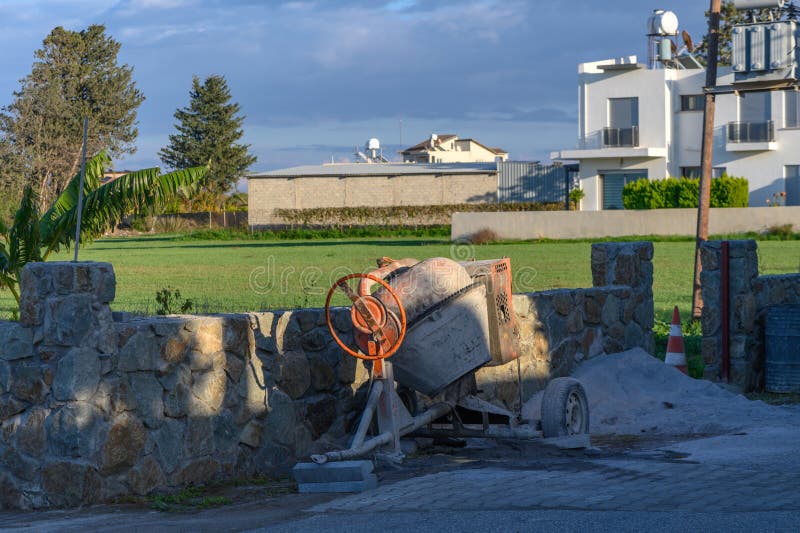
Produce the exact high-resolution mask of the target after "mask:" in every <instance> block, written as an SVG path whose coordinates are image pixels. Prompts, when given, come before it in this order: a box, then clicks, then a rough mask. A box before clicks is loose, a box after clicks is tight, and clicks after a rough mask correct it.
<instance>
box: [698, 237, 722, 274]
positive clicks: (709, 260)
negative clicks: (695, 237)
mask: <svg viewBox="0 0 800 533" xmlns="http://www.w3.org/2000/svg"><path fill="white" fill-rule="evenodd" d="M719 260H720V249H719V248H718V247H717V248H712V247H710V246H706V244H705V243H703V244H702V245H701V248H700V262H701V263H702V265H703V271H706V272H710V271H712V270H718V269H719Z"/></svg>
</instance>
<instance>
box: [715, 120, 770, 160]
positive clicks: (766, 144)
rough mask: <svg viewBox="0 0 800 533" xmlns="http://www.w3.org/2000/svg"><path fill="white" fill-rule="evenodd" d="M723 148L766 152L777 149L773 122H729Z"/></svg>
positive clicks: (736, 150) (733, 150) (737, 150)
mask: <svg viewBox="0 0 800 533" xmlns="http://www.w3.org/2000/svg"><path fill="white" fill-rule="evenodd" d="M725 139H726V142H725V149H726V150H727V151H729V152H767V151H773V150H777V149H778V143H777V142H776V141H775V123H774V122H773V121H771V120H766V121H763V122H729V123H728V135H727V137H726V138H725Z"/></svg>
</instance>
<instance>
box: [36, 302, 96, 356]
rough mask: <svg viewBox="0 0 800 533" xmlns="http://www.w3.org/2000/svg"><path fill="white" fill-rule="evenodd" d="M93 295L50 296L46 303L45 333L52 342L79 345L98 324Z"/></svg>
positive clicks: (62, 344) (63, 344)
mask: <svg viewBox="0 0 800 533" xmlns="http://www.w3.org/2000/svg"><path fill="white" fill-rule="evenodd" d="M92 304H93V300H92V296H91V295H89V294H73V295H68V296H55V297H51V298H48V300H47V302H46V303H45V304H44V325H43V328H44V335H45V337H46V338H47V339H48V341H49V342H50V343H52V344H58V345H61V346H78V345H79V344H81V343H82V341H83V340H84V339H85V337H86V336H87V334H88V333H89V332H91V331H92V328H93V327H96V326H97V321H96V320H95V312H94V310H93V309H92Z"/></svg>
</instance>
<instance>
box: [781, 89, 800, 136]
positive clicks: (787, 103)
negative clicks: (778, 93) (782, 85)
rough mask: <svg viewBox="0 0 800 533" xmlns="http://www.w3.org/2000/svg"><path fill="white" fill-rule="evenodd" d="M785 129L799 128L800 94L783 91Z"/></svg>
mask: <svg viewBox="0 0 800 533" xmlns="http://www.w3.org/2000/svg"><path fill="white" fill-rule="evenodd" d="M783 103H784V106H783V108H784V112H785V116H784V122H783V126H784V127H785V128H800V92H799V91H785V92H784V93H783Z"/></svg>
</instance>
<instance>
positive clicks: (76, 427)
mask: <svg viewBox="0 0 800 533" xmlns="http://www.w3.org/2000/svg"><path fill="white" fill-rule="evenodd" d="M105 426H106V424H105V422H104V417H103V413H102V411H100V410H99V409H98V408H96V407H95V406H94V405H92V404H90V403H87V402H72V403H68V404H66V405H64V406H63V407H61V408H60V409H56V410H53V411H51V412H50V414H49V415H48V416H47V420H46V421H45V428H46V430H47V436H48V439H47V442H48V445H49V448H50V450H49V451H50V453H51V454H52V455H55V456H59V457H76V458H81V459H82V460H84V461H90V460H91V459H92V458H93V457H94V455H95V454H96V453H97V451H98V450H99V449H100V436H101V434H102V432H103V429H104V427H105Z"/></svg>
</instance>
